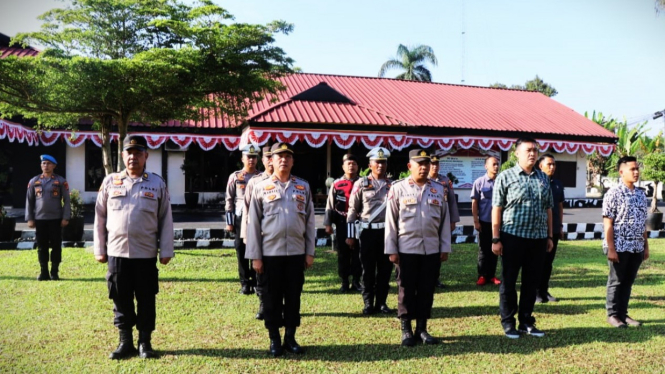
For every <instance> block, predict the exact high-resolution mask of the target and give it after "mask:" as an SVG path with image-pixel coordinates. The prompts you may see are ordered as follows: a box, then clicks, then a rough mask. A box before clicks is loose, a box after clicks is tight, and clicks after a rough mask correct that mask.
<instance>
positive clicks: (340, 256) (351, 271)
mask: <svg viewBox="0 0 665 374" xmlns="http://www.w3.org/2000/svg"><path fill="white" fill-rule="evenodd" d="M346 238H347V228H346V217H341V216H340V219H338V220H336V222H335V250H336V251H337V274H339V277H340V278H342V282H343V283H344V282H348V281H349V277H352V278H353V280H354V281H355V280H360V276H361V274H362V267H361V266H360V253H359V251H358V249H351V248H350V247H349V246H348V245H347V244H346Z"/></svg>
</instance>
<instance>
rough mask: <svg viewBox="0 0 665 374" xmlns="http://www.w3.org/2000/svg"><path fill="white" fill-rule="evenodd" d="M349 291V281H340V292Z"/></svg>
mask: <svg viewBox="0 0 665 374" xmlns="http://www.w3.org/2000/svg"><path fill="white" fill-rule="evenodd" d="M349 291H351V286H349V283H348V282H347V283H342V287H340V288H339V292H340V293H347V292H349Z"/></svg>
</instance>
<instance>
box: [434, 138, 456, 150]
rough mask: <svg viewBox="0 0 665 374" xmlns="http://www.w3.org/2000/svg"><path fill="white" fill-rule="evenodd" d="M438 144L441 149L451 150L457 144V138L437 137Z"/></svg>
mask: <svg viewBox="0 0 665 374" xmlns="http://www.w3.org/2000/svg"><path fill="white" fill-rule="evenodd" d="M436 145H437V146H438V147H439V149H443V150H444V151H449V150H450V149H451V148H452V147H453V146H454V145H455V140H453V139H437V140H436Z"/></svg>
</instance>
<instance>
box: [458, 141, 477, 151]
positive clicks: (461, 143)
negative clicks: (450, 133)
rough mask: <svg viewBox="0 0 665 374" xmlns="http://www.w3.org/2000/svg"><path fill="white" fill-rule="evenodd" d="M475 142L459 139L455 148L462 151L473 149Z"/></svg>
mask: <svg viewBox="0 0 665 374" xmlns="http://www.w3.org/2000/svg"><path fill="white" fill-rule="evenodd" d="M475 142H476V140H475V139H469V138H461V139H457V146H458V147H460V148H462V149H469V148H471V147H473V144H474V143H475Z"/></svg>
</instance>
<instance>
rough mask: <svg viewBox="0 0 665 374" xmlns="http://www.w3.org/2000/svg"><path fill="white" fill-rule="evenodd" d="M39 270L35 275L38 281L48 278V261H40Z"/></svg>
mask: <svg viewBox="0 0 665 374" xmlns="http://www.w3.org/2000/svg"><path fill="white" fill-rule="evenodd" d="M39 268H40V272H39V275H38V276H37V280H38V281H46V280H50V279H51V277H50V276H49V274H48V262H47V263H44V264H42V263H40V264H39Z"/></svg>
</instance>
